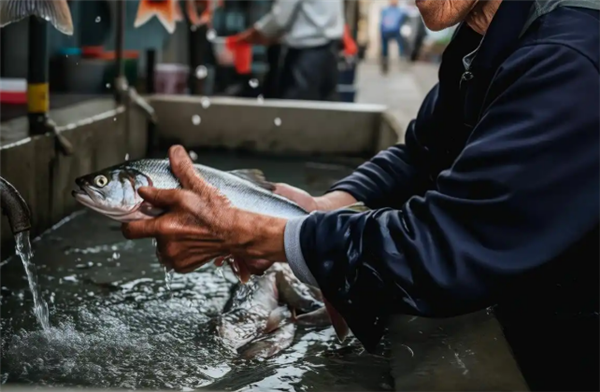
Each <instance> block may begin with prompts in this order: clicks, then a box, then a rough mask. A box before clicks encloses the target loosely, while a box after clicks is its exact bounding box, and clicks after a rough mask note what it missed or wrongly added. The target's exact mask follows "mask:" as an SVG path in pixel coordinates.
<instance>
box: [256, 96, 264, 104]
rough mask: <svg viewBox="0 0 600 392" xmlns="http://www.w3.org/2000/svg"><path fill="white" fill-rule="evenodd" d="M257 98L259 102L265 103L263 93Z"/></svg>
mask: <svg viewBox="0 0 600 392" xmlns="http://www.w3.org/2000/svg"><path fill="white" fill-rule="evenodd" d="M256 99H257V100H258V103H263V102H264V101H265V98H264V97H263V96H262V94H260V95H259V96H258V97H256Z"/></svg>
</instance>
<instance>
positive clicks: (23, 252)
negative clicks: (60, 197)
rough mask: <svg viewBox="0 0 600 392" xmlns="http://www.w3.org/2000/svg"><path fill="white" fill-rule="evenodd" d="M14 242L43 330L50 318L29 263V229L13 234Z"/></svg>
mask: <svg viewBox="0 0 600 392" xmlns="http://www.w3.org/2000/svg"><path fill="white" fill-rule="evenodd" d="M15 242H16V243H17V247H16V253H17V256H19V257H20V258H21V262H22V263H23V267H24V268H25V273H26V275H27V281H28V282H29V290H31V295H32V297H33V314H35V317H36V319H37V321H38V323H39V324H40V326H41V327H42V329H43V330H44V331H48V330H49V329H50V319H49V315H48V304H47V303H46V301H44V299H43V298H42V296H41V294H40V288H39V287H38V280H37V276H36V273H35V266H34V265H33V264H32V263H31V258H32V257H33V250H32V249H31V243H30V240H29V231H28V230H27V231H23V232H20V233H18V234H17V235H16V236H15Z"/></svg>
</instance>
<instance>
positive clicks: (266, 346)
mask: <svg viewBox="0 0 600 392" xmlns="http://www.w3.org/2000/svg"><path fill="white" fill-rule="evenodd" d="M295 334H296V325H294V324H286V325H284V326H283V327H281V328H279V329H278V330H276V331H274V332H272V333H270V334H269V335H267V336H265V337H263V338H261V339H259V340H255V341H253V342H250V343H248V344H247V345H246V346H245V347H243V348H242V350H241V353H240V356H241V357H242V358H243V359H246V360H251V359H267V358H270V357H272V356H274V355H276V354H278V353H280V352H282V351H283V350H285V349H286V348H288V347H290V346H291V345H292V343H293V342H294V335H295Z"/></svg>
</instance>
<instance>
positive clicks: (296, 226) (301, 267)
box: [283, 216, 319, 287]
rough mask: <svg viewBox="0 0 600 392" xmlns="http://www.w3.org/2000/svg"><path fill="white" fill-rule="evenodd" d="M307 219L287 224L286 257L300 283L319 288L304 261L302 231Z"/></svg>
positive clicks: (285, 234)
mask: <svg viewBox="0 0 600 392" xmlns="http://www.w3.org/2000/svg"><path fill="white" fill-rule="evenodd" d="M305 219H306V217H305V216H303V217H299V218H293V219H290V220H288V222H287V223H286V225H285V231H284V234H283V245H284V248H285V257H286V258H287V261H288V264H289V265H290V268H291V269H292V272H293V273H294V275H296V277H297V278H298V279H300V281H302V283H305V284H308V285H311V286H314V287H319V285H318V283H317V280H316V279H315V277H314V276H313V275H312V273H311V272H310V270H309V269H308V266H307V265H306V261H305V260H304V255H303V254H302V246H301V244H300V231H301V230H302V224H303V223H304V220H305Z"/></svg>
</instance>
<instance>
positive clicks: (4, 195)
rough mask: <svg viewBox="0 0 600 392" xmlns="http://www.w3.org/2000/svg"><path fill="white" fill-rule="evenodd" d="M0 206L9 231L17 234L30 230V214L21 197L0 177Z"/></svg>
mask: <svg viewBox="0 0 600 392" xmlns="http://www.w3.org/2000/svg"><path fill="white" fill-rule="evenodd" d="M0 204H1V205H2V213H3V214H4V215H6V216H7V217H8V222H9V223H10V229H11V230H12V232H13V234H18V233H21V232H23V231H26V230H29V229H30V228H31V212H29V207H28V206H27V203H25V200H23V197H22V196H21V194H20V193H19V191H17V189H16V188H15V187H14V186H12V184H11V183H10V182H8V181H6V180H5V179H4V178H2V177H0Z"/></svg>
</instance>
